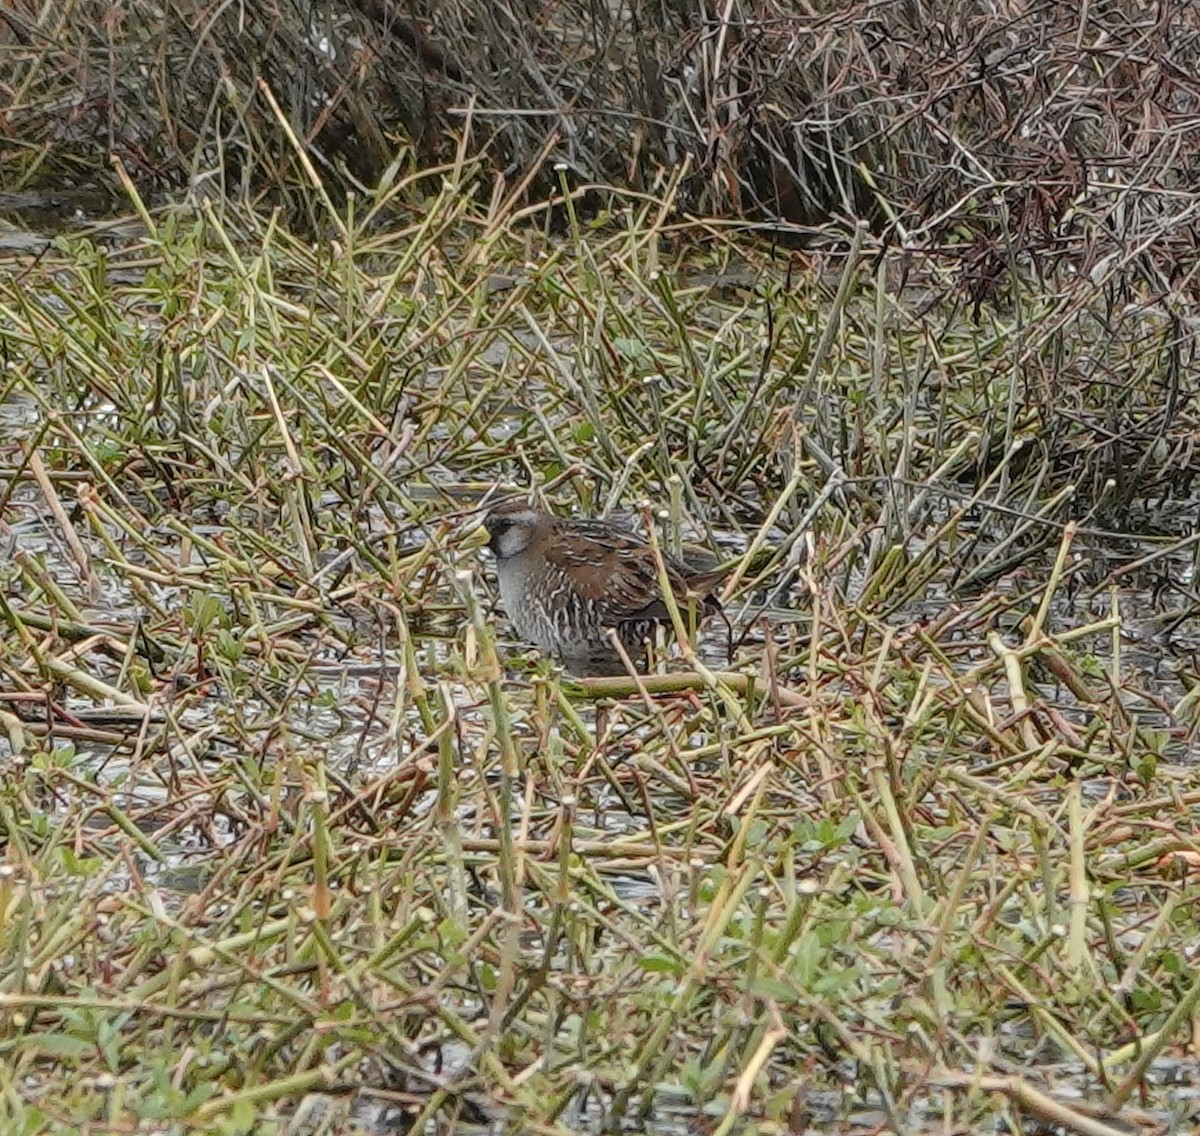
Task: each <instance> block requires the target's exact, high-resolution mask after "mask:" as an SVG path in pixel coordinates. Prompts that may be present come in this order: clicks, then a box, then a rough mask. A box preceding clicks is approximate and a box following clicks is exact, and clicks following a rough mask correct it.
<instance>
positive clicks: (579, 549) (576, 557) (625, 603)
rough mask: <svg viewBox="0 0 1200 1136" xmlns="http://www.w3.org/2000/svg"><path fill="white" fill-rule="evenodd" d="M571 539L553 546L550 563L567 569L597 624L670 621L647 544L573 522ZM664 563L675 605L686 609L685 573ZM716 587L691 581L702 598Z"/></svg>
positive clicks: (680, 567) (706, 581) (667, 559)
mask: <svg viewBox="0 0 1200 1136" xmlns="http://www.w3.org/2000/svg"><path fill="white" fill-rule="evenodd" d="M571 537H572V539H570V540H564V541H562V542H559V543H558V544H556V546H555V547H554V549H553V552H552V554H551V556H550V558H551V559H553V560H556V561H558V562H559V563H560V564H561V565H562V566H563V567H564V568H567V569H568V570H570V572H571V578H572V580H573V581H574V583H575V587H576V590H577V591H578V592H579V594H580V596H581V598H583V599H584V600H585V601H586V602H587V603H590V604H594V605H595V606H596V607H597V608H598V609H599V614H600V621H601V623H603V624H605V625H608V626H612V625H614V624H618V623H624V622H626V621H629V620H639V619H662V620H665V619H668V618H669V614H668V612H667V605H666V604H665V603H664V602H663V599H662V591H661V589H660V588H659V586H658V566H657V564H656V563H655V560H654V553H653V552H652V551H651V550H650V547H649V546H648V545H646V544H643V543H642V542H641V541H639V540H636V539H635V538H634V537H632V536H625V535H624V534H623V533H621V532H619V531H614V530H613V529H611V528H610V527H609V526H607V525H605V526H598V527H596V528H595V529H592V528H591V527H590V526H587V525H585V524H580V523H577V524H576V526H574V527H573V529H572V532H571ZM664 560H665V563H666V569H667V578H668V580H669V581H670V583H671V590H672V592H674V594H675V598H676V601H677V602H678V603H679V604H682V605H686V603H687V596H688V591H689V586H688V580H687V575H686V570H685V569H684V567H683V565H681V564H679V563H678V562H677V561H676V560H675V559H674V558H673V557H670V556H665V557H664ZM717 582H718V579H717V578H714V579H709V578H708V576H707V575H705V576H702V577H700V578H699V579H698V580H696V581H693V584H692V588H691V590H692V591H694V592H695V593H696V594H698V595H700V596H702V597H706V596H707V594H708V593H709V592H710V591H711V590H712V588H714V587H715V586H716V584H717Z"/></svg>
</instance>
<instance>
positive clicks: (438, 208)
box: [0, 154, 1200, 1136]
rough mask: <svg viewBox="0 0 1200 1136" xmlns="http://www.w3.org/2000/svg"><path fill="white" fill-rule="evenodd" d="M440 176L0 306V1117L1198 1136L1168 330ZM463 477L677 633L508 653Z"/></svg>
mask: <svg viewBox="0 0 1200 1136" xmlns="http://www.w3.org/2000/svg"><path fill="white" fill-rule="evenodd" d="M473 170H474V167H473V164H472V160H471V159H469V158H468V157H467V156H466V155H465V154H462V155H460V156H459V159H458V160H457V161H456V162H455V163H454V164H453V165H451V166H448V167H446V168H442V169H437V170H434V171H431V172H429V173H428V174H425V175H420V176H416V175H414V176H413V177H412V178H410V179H408V180H407V181H406V182H404V183H403V184H400V185H398V186H397V187H396V191H395V193H394V194H393V196H392V197H391V198H390V199H389V202H388V206H389V209H390V210H391V211H392V212H391V213H390V214H389V218H388V220H387V223H386V224H385V223H382V221H381V220H380V216H379V214H378V212H377V208H376V207H375V206H372V205H369V204H368V205H363V206H361V208H360V209H359V210H358V211H357V212H356V211H355V209H354V208H351V209H350V210H348V211H347V210H341V209H335V207H334V206H333V203H331V202H330V203H328V205H329V212H328V215H327V217H326V220H327V222H328V223H329V225H330V232H331V236H330V238H329V239H324V240H321V241H319V242H315V243H314V242H312V241H311V240H307V239H304V240H302V239H299V238H297V237H295V236H293V235H292V234H291V233H289V232H288V231H287V230H286V229H285V228H284V227H283V226H282V225H281V224H280V223H279V217H278V215H275V216H266V217H264V216H262V215H257V214H255V213H253V212H251V211H248V210H240V209H234V208H232V207H222V206H218V205H215V204H208V205H204V206H200V207H197V208H194V209H193V208H174V209H169V210H162V211H155V212H151V211H149V210H147V209H146V208H145V207H144V206H142V205H141V203H140V200H138V199H137V197H136V194H134V196H133V198H132V200H133V202H134V205H135V211H136V212H137V213H138V215H139V217H140V231H139V233H138V235H137V237H136V239H134V240H129V239H128V237H127V236H125V237H122V239H120V240H118V239H115V238H114V237H113V236H112V235H111V234H106V233H105V231H104V230H103V229H98V230H96V231H93V232H92V233H91V234H90V235H89V236H87V237H83V236H76V237H61V238H59V239H58V240H57V242H56V243H55V245H54V246H53V247H51V248H48V249H46V250H45V251H44V252H43V253H42V254H41V255H39V256H36V257H31V256H22V257H10V258H9V263H7V264H6V265H5V269H6V270H5V271H4V272H2V273H0V335H2V337H3V343H4V369H3V371H2V372H0V415H2V416H3V420H4V423H5V425H4V429H3V431H2V433H0V525H2V526H3V527H2V528H0V540H2V541H3V542H4V543H3V548H4V551H5V559H4V561H3V564H2V571H3V574H4V580H3V582H4V588H3V590H2V591H0V622H2V624H3V627H4V634H3V635H2V636H0V725H2V727H3V738H4V741H2V742H0V748H3V749H4V750H5V751H6V752H5V756H4V764H3V772H2V775H0V777H2V780H0V831H2V832H3V835H4V839H5V844H6V853H5V858H4V863H3V866H2V867H0V1006H2V1007H3V1010H4V1013H3V1015H0V1054H2V1056H3V1060H0V1128H2V1129H3V1130H4V1131H6V1132H7V1131H12V1132H17V1131H20V1132H26V1133H35V1132H62V1133H67V1132H70V1133H78V1132H96V1133H100V1132H106V1133H107V1132H133V1131H141V1132H146V1131H152V1132H184V1131H190V1132H214V1133H242V1132H244V1133H251V1132H253V1133H270V1132H279V1133H283V1132H292V1133H300V1132H304V1131H325V1132H351V1131H367V1130H375V1131H380V1130H396V1131H408V1130H413V1131H419V1132H422V1131H443V1132H457V1131H478V1130H482V1129H488V1130H495V1131H499V1130H504V1131H509V1130H511V1131H521V1132H539V1133H568V1132H577V1131H604V1130H615V1129H619V1128H622V1127H631V1128H637V1129H640V1130H647V1131H671V1132H674V1131H681V1130H694V1131H699V1130H704V1131H712V1132H716V1133H721V1134H724V1133H730V1132H749V1131H762V1132H772V1131H774V1132H804V1131H807V1130H818V1131H837V1132H846V1133H860V1132H861V1133H868V1132H871V1133H875V1132H884V1131H892V1132H924V1131H929V1132H933V1131H939V1132H950V1131H978V1130H981V1128H982V1127H983V1126H993V1125H1006V1126H1007V1127H1008V1130H1010V1131H1014V1132H1036V1131H1049V1130H1052V1129H1053V1130H1057V1131H1070V1132H1078V1133H1088V1134H1090V1136H1099V1134H1108V1133H1116V1132H1125V1131H1128V1130H1129V1127H1128V1126H1129V1125H1133V1126H1135V1127H1137V1128H1139V1129H1141V1130H1145V1131H1161V1132H1166V1131H1170V1130H1176V1131H1185V1130H1190V1129H1191V1128H1192V1127H1194V1125H1195V1123H1196V1119H1197V1113H1196V1100H1197V1097H1196V1095H1195V1093H1196V1080H1197V1069H1196V1065H1195V1061H1194V1055H1195V1045H1196V1036H1195V1034H1196V1029H1197V1021H1198V1019H1197V1000H1198V999H1200V984H1198V983H1197V982H1196V977H1195V970H1194V963H1195V958H1194V955H1195V942H1196V938H1195V917H1196V912H1195V905H1196V903H1197V900H1198V899H1200V889H1198V888H1197V884H1196V871H1195V869H1196V864H1197V858H1198V857H1200V846H1198V845H1197V840H1196V835H1195V817H1196V803H1197V801H1198V800H1200V781H1198V779H1197V776H1196V773H1195V766H1194V764H1193V763H1192V757H1193V750H1192V740H1193V725H1194V719H1193V715H1192V705H1193V700H1194V679H1193V678H1192V677H1191V668H1190V664H1189V660H1188V656H1187V653H1186V647H1187V625H1188V624H1187V620H1188V616H1189V614H1190V612H1191V611H1192V609H1193V607H1194V604H1195V598H1194V594H1193V593H1192V592H1191V591H1190V588H1189V587H1188V585H1187V584H1186V580H1187V579H1188V578H1189V577H1190V573H1191V568H1192V558H1193V557H1194V554H1195V547H1196V542H1195V539H1194V538H1193V537H1192V536H1191V535H1190V533H1191V527H1190V526H1191V525H1192V523H1194V511H1193V506H1192V502H1191V498H1190V496H1189V483H1190V478H1191V477H1192V476H1193V475H1194V473H1195V472H1196V459H1195V457H1194V455H1193V439H1194V437H1195V431H1196V423H1195V421H1194V409H1193V408H1192V407H1191V405H1190V404H1189V403H1188V402H1187V401H1186V400H1185V399H1181V398H1178V397H1176V396H1175V395H1174V394H1172V393H1171V392H1178V390H1179V388H1180V382H1181V380H1180V377H1179V375H1178V373H1177V372H1176V371H1175V370H1174V369H1173V365H1172V363H1171V360H1172V358H1174V357H1175V353H1176V352H1178V351H1179V350H1186V345H1184V346H1183V347H1181V345H1180V343H1179V335H1180V326H1181V325H1180V324H1179V322H1178V320H1176V319H1174V318H1173V317H1172V315H1171V314H1170V313H1169V312H1167V311H1163V310H1160V309H1159V308H1156V307H1155V306H1154V305H1141V306H1136V307H1135V306H1127V307H1125V308H1121V309H1117V310H1114V309H1112V308H1111V307H1108V306H1106V296H1108V295H1109V294H1110V293H1109V292H1107V291H1106V289H1107V288H1108V287H1109V285H1110V283H1111V281H1110V280H1105V279H1101V278H1092V277H1090V276H1086V275H1070V274H1066V273H1064V274H1062V275H1061V277H1056V278H1055V279H1054V280H1053V281H1052V282H1050V283H1047V282H1046V281H1044V280H1042V281H1034V280H1033V279H1032V278H1025V277H1020V276H1019V275H1018V277H1017V279H1016V280H1015V282H1014V286H1013V289H1012V293H1011V295H1010V296H1009V298H1008V300H1007V301H1006V302H1005V303H1004V304H995V305H993V304H990V303H989V304H985V305H983V306H982V307H981V309H980V311H979V312H978V313H977V315H978V318H976V319H973V318H972V316H971V313H970V312H969V311H964V310H963V309H962V308H961V306H959V305H957V304H955V303H954V302H953V301H952V300H948V299H946V298H945V293H944V292H943V289H944V288H945V287H946V286H947V281H946V279H944V278H943V277H941V276H940V275H939V272H940V269H939V266H938V264H937V262H936V261H931V262H929V263H928V264H924V265H921V266H919V270H918V271H914V270H913V266H912V264H911V263H908V264H906V265H904V266H903V267H904V271H905V273H906V275H905V276H904V278H903V279H902V278H901V273H900V271H899V269H898V266H897V265H896V263H895V262H894V261H893V259H891V258H890V257H888V256H886V255H885V256H882V257H879V256H877V255H876V254H877V253H878V252H879V250H878V249H877V248H876V247H875V246H874V244H873V242H872V240H871V238H869V237H868V236H867V234H866V232H865V230H863V229H861V228H860V229H859V230H857V231H856V232H855V233H854V235H853V237H852V238H851V239H849V240H847V242H846V244H845V245H844V246H843V247H842V248H840V249H835V250H831V251H826V252H823V253H816V252H813V253H810V254H804V255H801V254H790V255H787V256H784V255H782V254H780V253H778V252H777V251H773V250H771V249H769V248H765V247H762V246H753V245H746V244H739V243H737V242H736V241H735V239H734V238H732V237H730V236H728V235H727V234H725V233H723V232H722V231H721V230H720V229H718V228H713V227H706V226H703V225H700V224H698V223H696V222H693V221H689V220H686V219H684V218H682V217H681V216H680V215H679V214H678V213H677V212H675V211H673V209H672V201H671V199H670V196H669V195H667V196H666V197H665V198H664V197H661V196H659V197H650V196H645V195H639V194H635V193H621V192H619V191H616V190H605V192H606V193H607V194H609V198H610V204H611V210H610V213H609V215H608V218H607V221H606V223H605V224H604V225H599V224H594V223H592V222H590V221H588V220H585V219H582V218H579V217H578V216H576V215H575V213H574V211H573V202H574V201H575V200H576V195H577V194H578V193H580V192H582V190H581V189H580V187H577V186H574V185H572V184H571V183H569V182H568V181H567V180H565V179H566V175H565V174H563V175H562V177H563V180H562V182H561V185H560V189H559V192H558V194H557V197H556V199H555V201H554V202H551V201H549V200H547V201H544V202H542V203H541V204H540V205H539V206H537V207H534V208H530V207H528V206H521V207H520V208H518V207H517V206H516V205H515V204H514V203H512V202H509V203H508V206H507V209H506V208H505V207H504V206H503V205H501V204H500V203H499V202H498V201H497V200H494V201H493V204H492V205H490V206H489V205H487V204H485V203H481V201H480V198H479V197H478V196H475V195H471V194H468V193H465V192H463V186H464V184H465V183H466V182H467V181H468V180H469V179H470V178H471V177H472V176H473ZM130 189H131V192H132V187H130ZM592 189H594V187H589V192H591V191H592ZM562 217H565V219H566V220H565V223H564V224H563V225H562V226H561V227H555V226H554V225H552V224H551V223H550V221H551V219H552V218H556V219H557V218H562ZM1114 271H1115V269H1114ZM1099 359H1103V367H1101V366H1099V365H1098V363H1097V360H1099ZM1168 404H1169V407H1168ZM1165 409H1167V410H1169V412H1164V411H1165ZM1131 455H1132V460H1131ZM496 483H504V484H508V485H514V486H524V487H528V486H531V485H534V486H537V487H538V488H539V489H540V491H541V492H542V493H543V494H545V495H546V497H547V498H548V499H549V500H551V501H553V502H555V503H556V505H557V506H558V507H559V508H563V509H566V508H580V509H583V510H585V511H588V512H595V513H600V512H608V511H611V510H612V509H614V508H616V507H618V506H623V507H628V506H629V505H631V504H633V503H636V502H638V501H641V500H648V501H649V502H651V504H652V506H653V508H654V511H655V512H654V515H655V516H656V518H657V519H658V520H660V521H661V525H662V529H661V534H662V537H663V539H664V541H666V542H668V544H673V543H674V542H676V541H678V540H680V539H682V538H683V537H687V538H688V539H691V540H702V541H707V542H709V543H710V544H711V545H712V548H713V550H714V552H717V553H718V554H720V555H722V556H725V557H739V558H740V559H739V565H740V567H739V570H738V572H737V573H736V574H735V576H734V578H733V581H732V582H731V585H730V588H729V593H728V595H727V597H726V607H727V611H728V614H729V617H730V622H731V624H732V628H733V631H732V635H731V636H728V637H727V636H725V634H724V633H723V632H720V631H717V632H714V633H711V634H709V635H707V636H706V637H705V639H704V641H703V642H702V643H701V644H700V651H699V654H698V658H697V662H698V666H697V668H696V670H695V673H694V674H693V675H692V676H691V677H690V678H689V679H688V680H687V681H686V682H682V681H680V682H675V683H672V682H669V681H664V682H659V683H658V686H659V687H660V688H661V687H664V686H665V687H671V686H672V685H674V686H675V687H676V689H668V690H662V689H659V690H658V691H657V692H652V691H651V690H649V689H646V688H644V687H645V686H646V684H643V688H639V685H638V684H635V683H626V684H624V685H623V686H622V685H620V684H617V685H616V686H614V685H612V684H607V685H606V684H604V683H600V682H595V683H588V682H579V681H574V680H571V679H570V678H569V676H565V675H563V674H561V673H559V672H557V671H555V670H554V669H553V668H552V667H550V666H547V665H546V664H544V663H539V662H538V661H536V660H535V659H533V658H531V657H528V656H525V655H524V654H523V653H522V652H521V651H520V649H519V647H518V646H516V645H514V644H512V643H511V642H509V641H507V638H506V630H505V625H504V623H503V621H502V620H501V621H499V622H498V621H497V620H496V618H495V617H494V614H493V611H494V609H493V604H492V595H491V590H490V586H489V577H488V573H487V570H486V566H484V565H483V564H481V561H480V559H479V558H478V557H477V556H476V555H475V554H473V553H470V552H467V551H466V550H465V549H464V547H463V545H464V543H465V541H464V535H465V534H466V533H467V531H468V530H469V527H470V525H471V523H472V510H473V509H474V507H475V506H476V505H477V503H478V501H479V500H480V497H481V495H482V494H483V493H484V492H485V491H486V489H487V487H489V486H492V485H494V484H496ZM1189 518H1191V520H1189ZM1152 585H1153V586H1154V587H1155V588H1156V589H1157V590H1155V591H1153V592H1152V591H1151V590H1150V587H1151V586H1152ZM1131 609H1132V610H1131ZM1131 616H1133V617H1136V620H1140V621H1143V622H1142V623H1135V622H1133V621H1131ZM1146 620H1150V621H1151V622H1153V621H1154V620H1158V621H1159V623H1158V624H1157V625H1156V626H1159V627H1160V629H1163V628H1165V629H1167V630H1169V631H1170V632H1171V634H1172V635H1173V642H1175V643H1176V644H1177V645H1178V647H1179V650H1178V653H1177V662H1178V666H1177V667H1176V670H1175V672H1172V671H1170V670H1169V669H1168V668H1167V664H1168V663H1169V662H1170V661H1171V660H1170V658H1169V657H1167V656H1166V654H1165V653H1163V654H1162V655H1161V657H1160V658H1158V659H1157V660H1156V661H1155V660H1152V659H1151V656H1150V655H1149V654H1148V653H1147V651H1148V648H1147V643H1148V642H1149V640H1148V637H1147V636H1146V635H1145V634H1142V635H1140V636H1135V635H1134V632H1135V631H1136V630H1137V629H1138V628H1143V630H1144V621H1146ZM1163 634H1164V635H1165V631H1164V633H1163ZM726 638H729V639H730V640H731V645H732V651H729V646H730V644H728V643H726V642H725V639H726ZM1131 643H1136V645H1137V649H1138V652H1139V653H1137V654H1134V655H1131V650H1132V647H1131ZM1159 645H1160V647H1161V645H1162V637H1161V636H1160V640H1159ZM1152 666H1157V667H1158V668H1159V669H1158V670H1157V671H1154V670H1152V669H1151V668H1152ZM674 669H675V670H678V667H677V666H676V667H675V668H674ZM656 681H657V680H651V683H650V685H653V684H654V682H656ZM601 709H602V710H603V713H599V712H598V711H599V710H601ZM389 1126H390V1127H389Z"/></svg>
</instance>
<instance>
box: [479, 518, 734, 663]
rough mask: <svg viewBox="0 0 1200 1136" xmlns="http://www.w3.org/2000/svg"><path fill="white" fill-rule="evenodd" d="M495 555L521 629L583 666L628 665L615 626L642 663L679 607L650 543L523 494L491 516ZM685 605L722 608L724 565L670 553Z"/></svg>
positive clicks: (674, 583) (487, 522) (508, 608)
mask: <svg viewBox="0 0 1200 1136" xmlns="http://www.w3.org/2000/svg"><path fill="white" fill-rule="evenodd" d="M483 527H484V528H485V529H486V530H487V534H488V547H489V548H490V549H491V550H492V553H493V554H494V555H495V557H496V573H497V575H498V576H499V578H500V599H501V602H502V603H503V604H504V611H505V614H506V615H507V616H508V618H509V620H511V622H512V625H513V627H515V628H516V630H517V634H519V635H520V636H521V638H523V639H527V640H529V642H531V643H533V644H535V645H536V646H537V647H538V649H539V650H541V651H543V652H545V653H546V654H549V655H553V656H554V657H555V658H556V659H558V660H559V662H561V663H562V664H563V665H564V666H565V667H566V668H567V669H568V670H569V671H571V672H572V673H574V674H577V675H611V674H624V673H625V667H624V665H623V663H622V661H621V657H620V655H619V654H618V653H617V652H616V650H615V649H614V647H613V645H612V643H611V641H610V640H609V637H608V629H609V628H613V629H615V630H616V632H617V635H618V637H619V638H620V640H621V643H622V645H623V646H624V647H625V650H626V651H627V652H628V653H629V656H630V658H631V659H632V660H633V661H634V662H635V663H636V664H639V665H640V664H641V663H642V661H643V660H644V659H645V653H646V651H645V644H646V640H647V639H652V638H653V637H654V633H655V630H656V629H657V628H658V627H660V626H666V627H668V628H669V627H670V619H671V617H670V613H669V612H668V610H667V605H666V603H665V602H664V600H663V594H662V591H661V589H660V588H659V582H658V568H657V565H656V563H655V559H654V553H653V551H652V550H651V548H650V546H649V545H648V544H646V543H644V542H643V541H640V540H638V539H637V537H635V536H633V535H632V534H630V533H627V532H624V531H623V530H621V529H619V528H617V527H616V526H614V525H611V524H609V523H608V522H606V521H596V520H579V519H567V518H564V517H556V516H554V515H553V514H552V513H547V512H544V511H543V510H541V509H537V508H535V507H534V506H532V505H529V504H527V503H526V502H524V501H520V500H514V501H505V502H501V503H500V504H498V505H496V506H495V507H494V508H493V509H492V510H491V512H490V513H488V515H487V517H486V518H485V519H484V522H483ZM663 561H664V564H665V566H666V570H667V576H668V578H669V580H670V583H671V591H672V592H673V593H674V596H675V601H676V603H677V604H678V605H679V606H680V608H681V610H683V611H685V612H686V610H687V606H688V600H689V597H691V598H692V599H693V600H695V601H696V602H697V603H698V604H699V605H700V610H701V612H702V614H706V615H707V614H711V613H712V612H715V611H719V610H720V606H721V605H720V604H719V603H718V602H717V600H716V598H715V597H714V596H713V591H714V590H715V589H716V587H717V585H718V584H719V583H720V581H721V579H722V578H723V577H724V576H725V575H726V572H725V570H723V569H720V570H714V571H696V570H694V569H692V568H690V567H689V566H688V565H686V564H683V563H681V562H680V561H678V560H676V559H674V557H671V556H667V555H665V554H664V557H663Z"/></svg>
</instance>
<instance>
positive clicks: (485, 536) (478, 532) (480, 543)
mask: <svg viewBox="0 0 1200 1136" xmlns="http://www.w3.org/2000/svg"><path fill="white" fill-rule="evenodd" d="M491 539H492V534H491V533H489V532H488V531H487V529H486V528H484V527H483V522H482V521H479V522H478V523H477V524H475V525H472V526H471V527H470V528H469V529H467V531H466V532H465V533H463V538H462V541H461V543H460V544H459V547H460V548H461V549H462V550H463V551H464V552H474V551H475V549H477V548H484V547H485V546H486V545H487V543H488V541H489V540H491Z"/></svg>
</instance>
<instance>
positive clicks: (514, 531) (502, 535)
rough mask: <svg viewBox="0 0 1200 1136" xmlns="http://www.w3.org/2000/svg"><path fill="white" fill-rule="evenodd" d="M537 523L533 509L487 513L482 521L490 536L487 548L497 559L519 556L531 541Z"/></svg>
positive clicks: (536, 516) (535, 512)
mask: <svg viewBox="0 0 1200 1136" xmlns="http://www.w3.org/2000/svg"><path fill="white" fill-rule="evenodd" d="M537 523H538V514H537V511H536V510H534V509H517V510H514V511H511V512H510V511H506V512H503V513H500V512H495V513H489V514H488V515H487V518H486V519H485V520H484V522H483V527H484V528H485V529H487V531H488V535H489V537H490V538H491V539H490V540H489V541H488V548H490V549H491V550H492V553H493V555H494V556H495V557H496V559H497V560H510V559H512V557H514V556H520V555H521V553H522V552H524V551H525V550H526V549H527V548H528V547H529V545H530V544H531V543H532V541H533V533H534V529H536V528H537Z"/></svg>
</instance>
